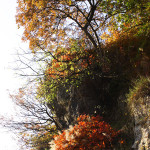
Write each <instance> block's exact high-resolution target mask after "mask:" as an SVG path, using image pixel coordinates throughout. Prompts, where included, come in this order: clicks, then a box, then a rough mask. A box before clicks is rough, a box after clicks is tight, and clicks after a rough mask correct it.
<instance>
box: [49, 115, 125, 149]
mask: <svg viewBox="0 0 150 150" xmlns="http://www.w3.org/2000/svg"><path fill="white" fill-rule="evenodd" d="M77 122H78V123H77V124H76V125H75V126H74V127H73V126H70V128H69V129H67V130H64V131H63V132H62V133H61V134H59V135H57V136H55V138H54V141H52V142H51V143H50V144H51V150H73V149H76V150H100V149H112V148H113V144H112V143H113V140H114V139H115V137H116V136H117V135H118V133H119V132H116V131H114V130H113V129H112V128H111V126H110V125H109V124H108V123H106V122H104V121H103V120H102V118H101V117H99V116H97V117H89V116H88V115H81V116H80V117H79V118H78V119H77ZM120 143H123V141H120Z"/></svg>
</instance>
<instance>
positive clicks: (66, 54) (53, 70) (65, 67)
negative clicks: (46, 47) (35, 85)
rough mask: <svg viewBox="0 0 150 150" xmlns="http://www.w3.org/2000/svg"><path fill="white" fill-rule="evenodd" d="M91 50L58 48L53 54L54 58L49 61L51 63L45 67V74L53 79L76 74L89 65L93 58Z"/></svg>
mask: <svg viewBox="0 0 150 150" xmlns="http://www.w3.org/2000/svg"><path fill="white" fill-rule="evenodd" d="M94 59H95V58H94V54H93V52H92V50H91V51H90V50H83V49H81V50H80V51H79V52H78V51H77V50H74V51H72V50H71V49H67V50H62V49H59V50H58V51H57V52H56V54H55V59H53V60H52V61H51V65H50V66H49V68H48V69H47V74H48V76H49V77H52V78H53V79H56V78H59V77H63V78H64V77H66V76H69V75H71V74H76V75H77V74H78V73H79V72H81V71H83V70H84V69H86V68H87V67H88V65H91V64H92V62H93V60H94Z"/></svg>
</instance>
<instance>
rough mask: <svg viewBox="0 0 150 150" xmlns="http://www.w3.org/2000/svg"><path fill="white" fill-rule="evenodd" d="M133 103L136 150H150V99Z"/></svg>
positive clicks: (141, 99)
mask: <svg viewBox="0 0 150 150" xmlns="http://www.w3.org/2000/svg"><path fill="white" fill-rule="evenodd" d="M137 101H138V102H137V103H136V102H135V103H133V105H132V112H133V115H134V119H135V128H134V135H135V142H134V144H133V146H132V148H133V149H135V150H150V97H149V96H147V97H144V98H140V99H138V100H137Z"/></svg>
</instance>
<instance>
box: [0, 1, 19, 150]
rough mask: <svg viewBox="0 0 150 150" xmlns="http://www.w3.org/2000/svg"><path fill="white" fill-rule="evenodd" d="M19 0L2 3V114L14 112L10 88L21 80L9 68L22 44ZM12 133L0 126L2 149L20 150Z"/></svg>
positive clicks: (0, 84)
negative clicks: (18, 21) (18, 9)
mask: <svg viewBox="0 0 150 150" xmlns="http://www.w3.org/2000/svg"><path fill="white" fill-rule="evenodd" d="M16 1H17V0H3V1H1V4H0V95H1V97H0V115H5V116H6V115H7V114H12V112H13V105H12V102H11V99H10V98H9V95H8V91H7V89H8V90H11V91H12V90H15V89H17V88H18V87H19V86H21V85H20V81H18V79H17V78H15V76H14V71H12V70H11V69H9V67H8V66H11V62H12V61H14V57H13V55H12V54H14V53H15V51H16V49H19V46H21V47H22V44H21V37H20V36H19V35H21V31H19V30H18V29H17V25H16V23H15V13H16V5H17V2H16ZM11 136H12V134H11V133H7V132H4V129H2V128H0V150H19V148H18V147H17V143H16V142H15V140H13V139H12V137H11Z"/></svg>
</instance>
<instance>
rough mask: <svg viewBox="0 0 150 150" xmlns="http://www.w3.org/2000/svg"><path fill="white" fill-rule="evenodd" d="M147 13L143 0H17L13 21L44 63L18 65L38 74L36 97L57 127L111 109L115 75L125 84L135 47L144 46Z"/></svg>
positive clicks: (117, 81) (114, 102)
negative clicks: (37, 66) (40, 64)
mask: <svg viewBox="0 0 150 150" xmlns="http://www.w3.org/2000/svg"><path fill="white" fill-rule="evenodd" d="M149 11H150V4H149V2H148V1H146V0H141V1H138V0H135V1H133V0H116V1H114V0H107V1H106V0H62V1H60V0H57V1H55V0H18V6H17V14H16V22H17V24H18V27H19V28H20V27H23V29H24V33H23V36H22V40H23V41H29V47H30V49H31V52H32V53H31V55H34V56H35V58H39V59H36V62H40V61H41V62H42V61H43V64H42V65H43V66H44V67H43V70H42V71H41V70H40V71H41V72H42V74H41V72H40V73H39V70H38V71H37V69H33V68H32V67H31V66H30V65H29V64H28V63H24V61H22V63H24V65H25V66H26V67H27V68H30V69H31V70H32V71H33V72H34V73H35V74H34V75H40V77H38V80H37V78H35V81H37V82H38V86H37V88H36V91H35V93H36V99H38V101H39V102H40V104H41V103H42V105H43V104H44V105H45V107H46V109H48V110H49V111H50V113H51V115H50V116H49V117H48V118H49V119H50V123H55V125H56V126H57V127H59V128H57V129H58V130H61V129H63V128H67V127H68V126H69V124H71V123H72V124H74V122H75V120H76V118H77V116H79V115H80V114H82V113H89V114H92V113H94V112H96V113H101V114H103V113H105V112H106V109H108V110H111V108H113V109H114V106H115V107H116V105H117V98H118V97H119V95H118V94H116V93H114V91H113V90H114V89H115V88H116V85H118V84H120V79H121V83H122V84H124V83H127V84H128V83H129V80H130V77H128V76H127V75H129V76H130V75H131V74H132V73H133V72H134V69H133V68H135V66H136V65H137V62H138V60H139V59H138V60H137V57H140V56H139V55H138V54H139V48H142V49H143V48H144V49H145V47H148V46H147V45H148V44H147V43H148V42H147V41H148V39H149V36H148V35H149V31H150V28H149V27H150V26H149V14H150V13H149ZM138 37H140V38H138ZM140 39H144V40H140ZM129 41H131V42H129ZM139 41H140V42H139ZM136 43H139V44H137V45H136ZM135 45H136V46H135ZM147 49H148V48H147ZM129 68H130V69H129ZM31 76H32V75H31ZM120 85H121V84H120ZM123 86H124V85H123ZM114 87H115V88H114ZM117 87H118V86H117ZM121 89H122V87H121V88H120V86H119V87H118V92H117V93H119V92H120V90H121ZM115 90H116V89H115ZM112 91H113V92H112ZM120 93H121V92H120ZM26 94H27V93H26ZM27 95H28V94H27ZM112 95H113V96H114V95H115V96H114V97H112ZM34 96H35V95H34ZM34 96H33V97H32V98H31V101H30V102H29V103H28V100H27V101H25V103H27V104H30V103H31V102H32V99H34V98H35V97H34ZM17 99H18V98H17ZM91 99H92V100H91ZM25 106H28V107H27V108H28V110H29V111H30V109H31V112H32V108H30V107H29V105H25ZM87 108H88V109H87ZM104 108H105V109H104ZM33 110H36V109H35V108H34V109H33ZM42 110H43V109H42ZM36 113H37V114H38V113H39V112H34V114H36ZM37 116H38V115H37ZM44 116H45V115H44ZM109 116H110V115H109ZM54 117H55V118H54ZM35 123H36V121H35ZM46 124H47V123H46ZM41 128H42V127H41Z"/></svg>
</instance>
